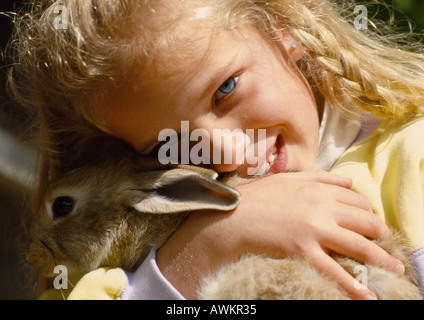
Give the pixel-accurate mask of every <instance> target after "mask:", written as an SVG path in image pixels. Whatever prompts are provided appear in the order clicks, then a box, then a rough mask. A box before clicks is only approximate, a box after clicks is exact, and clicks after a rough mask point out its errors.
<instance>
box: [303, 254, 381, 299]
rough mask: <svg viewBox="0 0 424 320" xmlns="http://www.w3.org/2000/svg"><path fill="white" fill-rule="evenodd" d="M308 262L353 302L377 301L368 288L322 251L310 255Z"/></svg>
mask: <svg viewBox="0 0 424 320" xmlns="http://www.w3.org/2000/svg"><path fill="white" fill-rule="evenodd" d="M309 256H310V262H311V264H312V265H313V267H314V268H315V269H316V270H317V271H318V272H319V273H320V274H322V275H325V276H327V277H328V278H330V279H331V280H333V281H335V282H336V283H337V284H338V285H339V287H340V288H341V289H342V290H344V291H345V292H346V293H347V294H348V295H349V296H350V297H351V298H352V299H354V300H377V296H376V295H375V293H374V292H372V291H371V290H370V289H369V288H367V287H365V286H364V285H362V284H360V283H359V281H357V280H356V279H354V278H353V277H352V276H351V275H350V274H349V273H348V272H347V271H346V270H345V269H343V267H342V266H341V265H340V264H338V263H337V262H336V261H335V260H334V259H333V258H331V257H330V256H329V255H327V254H326V253H325V252H324V251H322V250H317V251H315V253H313V254H310V255H309Z"/></svg>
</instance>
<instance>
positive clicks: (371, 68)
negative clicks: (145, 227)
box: [9, 0, 424, 195]
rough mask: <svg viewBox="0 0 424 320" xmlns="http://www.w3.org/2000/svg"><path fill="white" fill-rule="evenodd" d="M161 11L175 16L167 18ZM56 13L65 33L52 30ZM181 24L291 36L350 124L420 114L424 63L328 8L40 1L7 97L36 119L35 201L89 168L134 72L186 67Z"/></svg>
mask: <svg viewBox="0 0 424 320" xmlns="http://www.w3.org/2000/svg"><path fill="white" fill-rule="evenodd" d="M187 3H189V4H190V6H187V7H186V8H185V9H184V10H183V9H180V10H178V9H177V8H178V7H179V6H181V7H183V5H184V4H187ZM165 5H168V6H171V7H172V6H175V8H168V9H169V10H168V12H166V11H164V10H161V9H160V8H161V7H163V6H165ZM352 5H353V3H352ZM205 8H207V9H208V10H204V9H205ZM174 9H175V10H174ZM199 9H202V10H201V11H200V13H202V14H200V15H199ZM61 10H62V11H63V10H65V11H66V12H63V13H62V14H66V18H67V19H66V22H67V24H66V26H63V25H62V28H58V27H57V23H55V22H57V19H58V13H59V12H61ZM346 12H352V11H346ZM185 19H202V26H206V25H207V26H209V27H210V30H211V31H212V30H217V29H219V28H227V29H232V28H236V27H238V26H240V25H251V26H253V27H255V28H256V29H257V30H258V31H259V32H260V33H262V34H263V35H264V36H266V37H268V38H269V39H273V38H275V36H276V35H277V33H276V30H279V29H280V30H281V29H284V30H285V31H288V32H289V33H290V34H291V35H292V36H293V38H294V39H295V40H296V41H298V42H299V43H301V44H302V45H303V46H304V47H305V48H306V54H305V57H304V58H303V59H302V60H301V61H300V62H299V68H300V69H301V70H302V72H303V73H304V75H305V76H306V77H307V78H308V79H309V80H310V82H311V85H313V86H315V87H316V88H317V89H318V90H319V91H320V93H321V94H322V95H323V97H324V98H325V99H326V100H328V101H330V102H331V104H332V105H333V106H334V107H336V108H339V109H340V110H341V111H342V112H343V113H344V114H345V115H347V116H348V115H350V114H359V113H361V112H363V111H367V112H370V113H371V114H373V115H375V116H377V117H380V118H392V119H404V118H406V117H411V116H413V115H415V114H416V113H417V110H418V108H419V107H420V106H424V81H423V80H424V57H423V55H422V53H420V52H418V51H417V50H415V51H416V52H415V53H414V52H412V51H409V50H404V49H402V48H401V47H400V46H398V45H397V44H395V43H393V42H390V41H388V40H387V39H386V38H384V37H383V36H378V35H377V34H375V33H372V32H371V31H364V30H360V31H359V30H356V29H355V28H354V26H353V23H352V21H351V20H349V19H343V18H341V9H340V7H338V6H337V5H336V4H335V3H334V1H330V0H268V1H264V0H197V1H191V0H181V1H168V2H167V1H164V0H108V1H100V0H98V1H96V0H87V1H81V0H58V1H48V0H42V1H37V2H34V3H33V4H32V5H31V6H30V8H29V9H28V10H27V13H24V14H21V15H20V17H19V18H17V19H16V28H15V34H14V40H13V42H12V46H11V48H12V49H13V55H14V57H15V64H16V66H15V67H13V68H12V69H11V72H10V79H9V88H10V90H11V92H12V93H13V94H14V95H15V96H16V97H17V99H18V100H19V101H20V102H21V103H22V104H24V105H26V106H28V107H30V108H32V109H33V110H37V111H38V115H39V118H38V125H39V128H40V139H41V142H42V144H41V150H42V152H43V154H42V163H41V172H40V183H39V194H40V195H42V194H43V193H44V189H45V187H46V185H47V184H48V182H49V180H51V179H54V178H55V177H56V176H58V175H60V174H62V173H64V172H66V171H68V170H70V169H72V168H74V167H76V166H79V165H81V164H83V163H84V161H89V160H88V159H89V158H90V157H92V152H91V150H90V149H91V148H92V147H93V145H94V144H96V143H97V145H98V144H99V142H98V140H97V139H104V138H105V137H108V136H107V133H108V132H107V129H106V128H105V127H104V126H103V125H102V121H101V114H99V109H101V108H98V107H99V106H101V105H102V104H103V103H104V102H105V101H107V99H108V96H109V94H110V92H113V91H114V90H116V89H117V88H119V86H120V85H121V84H122V80H123V79H124V78H125V74H126V73H128V72H129V70H131V67H132V66H133V65H134V64H139V65H143V64H146V65H147V64H152V61H153V60H154V57H155V55H158V54H165V53H168V55H169V56H170V57H171V56H172V55H175V56H174V59H178V58H180V59H182V58H183V57H182V56H181V57H179V56H178V55H176V54H175V52H176V51H175V50H170V49H169V48H170V47H171V46H172V45H175V44H176V43H177V41H175V38H176V35H175V34H174V33H173V32H172V31H171V30H172V29H173V26H175V25H176V24H178V23H180V22H183V21H184V20H185ZM207 21H208V22H209V23H208V24H205V23H206V22H207ZM62 22H63V21H62ZM167 49H168V50H167ZM420 50H421V49H420ZM171 53H172V54H171Z"/></svg>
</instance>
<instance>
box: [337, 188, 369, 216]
mask: <svg viewBox="0 0 424 320" xmlns="http://www.w3.org/2000/svg"><path fill="white" fill-rule="evenodd" d="M334 197H335V199H336V200H337V201H338V202H340V203H343V204H346V205H348V206H352V207H357V208H360V209H363V210H366V211H368V212H373V211H372V207H371V203H370V201H369V200H368V198H367V197H365V196H364V195H362V194H360V193H357V192H355V191H352V190H348V189H346V188H334Z"/></svg>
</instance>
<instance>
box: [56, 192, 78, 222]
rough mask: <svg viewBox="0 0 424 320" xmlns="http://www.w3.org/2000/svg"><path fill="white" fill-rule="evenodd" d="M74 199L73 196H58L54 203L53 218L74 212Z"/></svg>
mask: <svg viewBox="0 0 424 320" xmlns="http://www.w3.org/2000/svg"><path fill="white" fill-rule="evenodd" d="M73 208H74V200H73V199H72V198H71V197H57V198H56V199H55V200H54V202H53V205H52V209H53V219H57V218H63V217H65V216H67V215H68V214H70V213H71V212H72V209H73Z"/></svg>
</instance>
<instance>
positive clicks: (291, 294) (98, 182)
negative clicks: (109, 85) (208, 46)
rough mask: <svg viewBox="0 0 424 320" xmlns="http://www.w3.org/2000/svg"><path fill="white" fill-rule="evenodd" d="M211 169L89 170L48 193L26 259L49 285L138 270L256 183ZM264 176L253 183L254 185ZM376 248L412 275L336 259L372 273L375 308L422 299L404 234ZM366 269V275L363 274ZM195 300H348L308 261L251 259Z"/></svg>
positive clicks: (136, 163) (216, 278)
mask: <svg viewBox="0 0 424 320" xmlns="http://www.w3.org/2000/svg"><path fill="white" fill-rule="evenodd" d="M217 178H218V177H217V173H216V172H214V171H213V170H210V169H205V168H200V167H194V166H189V165H174V166H163V165H161V164H160V163H159V162H158V160H157V159H155V158H148V157H143V156H140V157H136V160H134V159H126V158H125V157H124V158H122V160H120V161H103V162H101V163H99V164H96V165H89V166H85V167H84V166H83V167H81V168H79V169H76V170H73V171H71V172H70V173H68V174H66V175H64V176H63V177H61V178H59V179H58V180H57V181H55V182H54V183H53V184H52V185H51V186H50V187H49V189H48V190H47V192H46V194H45V197H44V202H43V204H42V205H41V207H40V209H39V212H38V214H37V215H36V219H35V221H34V222H33V224H32V226H31V229H30V237H29V242H28V246H27V251H26V256H27V259H28V260H29V261H30V262H31V263H32V264H33V266H34V268H35V269H36V270H37V272H39V273H40V274H41V275H43V276H46V277H53V276H54V275H55V274H54V273H53V269H54V267H55V266H56V265H59V264H61V265H66V266H67V268H68V272H69V273H72V272H82V273H86V272H89V271H91V270H94V269H96V268H98V267H102V266H108V267H112V268H113V267H121V268H123V269H124V270H128V271H133V270H134V269H135V268H137V266H138V265H139V264H140V262H141V261H142V259H143V258H144V257H145V255H146V253H147V252H148V250H149V249H150V248H151V247H157V246H160V245H161V244H162V243H164V241H165V240H166V239H167V238H168V237H169V236H170V235H171V234H172V233H173V232H174V231H175V230H176V229H177V228H178V227H179V225H180V224H181V223H182V221H183V220H184V218H185V217H186V216H187V214H188V213H189V212H190V211H193V210H200V209H216V210H232V209H234V208H235V207H236V206H237V205H238V203H239V201H240V194H239V193H238V192H237V191H236V189H235V188H236V187H237V186H239V185H241V184H244V183H248V182H249V181H251V179H247V178H241V177H237V176H228V177H227V178H226V179H225V180H223V181H225V183H223V182H222V181H219V180H218V179H217ZM258 178H260V177H255V178H254V179H258ZM379 244H380V245H381V246H382V247H383V248H385V249H386V250H388V251H389V252H390V253H391V254H393V255H394V256H396V257H397V258H398V259H400V260H401V261H402V262H403V263H404V264H405V267H406V271H405V273H404V275H403V276H397V275H395V274H393V273H391V272H388V271H386V270H383V269H381V268H378V267H375V266H369V265H367V266H362V265H360V264H359V263H358V262H356V261H354V260H352V259H349V258H346V257H342V256H338V255H334V258H335V259H336V260H337V261H338V262H339V263H340V264H341V265H342V266H343V267H344V268H345V269H346V270H348V271H349V272H350V273H351V274H352V275H353V276H354V277H355V276H358V274H355V273H357V272H358V269H357V268H358V267H359V268H360V269H359V270H362V272H364V269H363V268H366V272H367V274H366V275H367V280H368V286H369V288H370V289H371V290H373V291H374V292H375V293H376V294H377V296H378V298H379V299H422V296H421V294H420V291H419V288H418V285H417V281H416V278H415V275H414V269H413V267H412V265H411V262H410V261H409V259H408V248H407V246H406V245H405V242H404V240H403V239H402V237H401V236H400V235H395V236H394V237H393V239H392V240H386V241H380V242H379ZM361 268H362V269H361ZM198 297H199V299H205V300H212V299H220V300H221V299H222V300H226V299H230V300H250V299H252V300H258V299H296V300H298V299H299V300H300V299H302V300H303V299H314V300H316V299H349V296H348V295H347V294H346V293H345V292H344V291H343V290H341V289H340V288H339V287H338V285H337V284H336V283H335V282H334V281H332V280H331V279H328V278H326V277H325V276H323V275H321V274H319V273H318V272H317V271H316V270H314V269H313V268H312V267H311V266H310V264H309V263H308V261H307V260H305V259H301V258H297V257H290V258H284V259H272V258H269V257H264V256H260V255H248V254H247V255H246V256H244V257H243V258H242V259H241V260H239V261H236V262H234V263H231V264H229V265H227V266H225V267H224V268H222V269H221V270H220V271H219V272H218V273H217V274H216V275H212V276H211V277H209V278H207V279H206V280H205V281H204V284H203V286H202V288H200V290H199V295H198Z"/></svg>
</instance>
